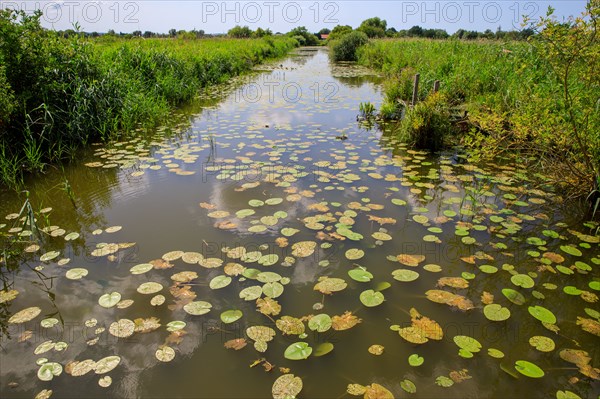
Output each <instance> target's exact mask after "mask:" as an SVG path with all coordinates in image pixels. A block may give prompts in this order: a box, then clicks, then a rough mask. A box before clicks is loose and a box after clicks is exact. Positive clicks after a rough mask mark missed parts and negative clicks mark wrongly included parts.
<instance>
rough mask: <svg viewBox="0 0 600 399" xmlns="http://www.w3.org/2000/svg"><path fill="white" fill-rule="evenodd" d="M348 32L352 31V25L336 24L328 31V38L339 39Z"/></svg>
mask: <svg viewBox="0 0 600 399" xmlns="http://www.w3.org/2000/svg"><path fill="white" fill-rule="evenodd" d="M350 32H352V27H351V26H350V25H336V26H335V27H334V28H333V30H332V31H331V32H330V33H329V40H336V39H339V38H340V37H342V36H344V35H346V34H348V33H350Z"/></svg>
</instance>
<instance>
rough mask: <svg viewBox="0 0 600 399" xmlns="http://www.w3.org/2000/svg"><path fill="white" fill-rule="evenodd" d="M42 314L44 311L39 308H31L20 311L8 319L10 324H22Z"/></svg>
mask: <svg viewBox="0 0 600 399" xmlns="http://www.w3.org/2000/svg"><path fill="white" fill-rule="evenodd" d="M41 312H42V309H40V308H38V307H37V306H32V307H30V308H25V309H23V310H20V311H18V312H17V313H15V314H13V315H12V316H11V317H10V318H9V319H8V324H22V323H26V322H28V321H30V320H33V319H35V318H36V317H37V316H38V315H39V314H40V313H41Z"/></svg>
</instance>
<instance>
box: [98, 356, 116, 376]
mask: <svg viewBox="0 0 600 399" xmlns="http://www.w3.org/2000/svg"><path fill="white" fill-rule="evenodd" d="M119 363H121V358H120V357H119V356H107V357H105V358H102V359H100V360H98V361H97V362H96V367H95V368H94V370H95V371H96V374H106V373H109V372H111V371H113V370H114V369H115V368H116V367H117V366H118V365H119Z"/></svg>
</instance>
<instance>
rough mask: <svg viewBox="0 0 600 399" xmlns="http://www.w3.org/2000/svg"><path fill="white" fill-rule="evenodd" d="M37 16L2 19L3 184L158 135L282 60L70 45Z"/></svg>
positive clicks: (202, 45) (243, 45)
mask: <svg viewBox="0 0 600 399" xmlns="http://www.w3.org/2000/svg"><path fill="white" fill-rule="evenodd" d="M40 16H41V14H39V13H37V14H34V15H26V14H24V13H16V12H14V11H10V10H0V31H2V34H3V39H4V40H2V41H0V64H1V67H0V109H1V110H0V156H1V158H0V181H1V183H3V184H4V185H5V186H10V187H13V188H15V187H18V186H19V184H20V182H22V178H23V174H24V173H28V172H37V171H40V170H43V169H44V168H45V167H46V166H47V165H48V164H58V163H61V162H63V161H65V160H69V159H73V158H74V157H75V156H76V153H77V149H78V148H79V147H81V146H85V145H87V144H88V143H90V142H92V141H96V140H103V141H107V140H111V139H115V138H117V137H118V136H119V135H123V134H128V133H130V132H133V131H135V130H136V129H138V128H140V127H142V128H150V127H154V126H156V125H158V124H160V123H162V122H163V121H165V119H166V118H167V117H168V115H169V114H170V112H171V111H173V110H174V108H175V107H178V106H180V105H182V104H184V103H186V102H188V101H190V100H192V99H193V98H194V97H195V96H197V95H198V94H199V91H200V90H201V89H202V88H207V87H210V86H211V85H215V84H218V83H222V82H225V81H227V80H228V79H230V78H231V77H233V76H236V75H239V74H242V73H244V72H246V71H248V70H250V69H251V68H252V67H253V66H254V65H256V64H258V63H260V62H262V61H264V60H266V59H269V58H275V57H281V56H283V55H285V54H286V53H287V52H288V51H289V50H290V49H291V48H292V47H294V46H295V45H296V44H297V43H296V42H295V41H294V40H293V39H291V38H288V37H277V38H274V37H265V38H263V39H198V40H196V39H193V40H192V39H189V40H188V39H177V38H174V39H141V38H138V39H120V38H116V37H101V38H97V39H86V38H84V37H83V36H79V35H74V36H72V37H70V38H68V39H64V38H62V37H59V36H58V35H57V34H56V33H55V32H52V31H48V30H45V29H43V28H42V27H41V26H40V22H39V20H40Z"/></svg>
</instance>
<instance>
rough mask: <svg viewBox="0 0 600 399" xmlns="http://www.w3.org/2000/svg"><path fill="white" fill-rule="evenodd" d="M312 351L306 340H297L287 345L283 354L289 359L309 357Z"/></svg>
mask: <svg viewBox="0 0 600 399" xmlns="http://www.w3.org/2000/svg"><path fill="white" fill-rule="evenodd" d="M311 353H312V348H311V347H310V346H309V345H308V343H306V342H295V343H293V344H291V345H290V346H288V347H287V349H286V350H285V352H284V353H283V356H284V357H285V358H286V359H289V360H303V359H308V357H309V356H310V354H311Z"/></svg>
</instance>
